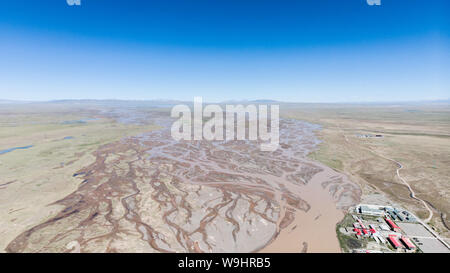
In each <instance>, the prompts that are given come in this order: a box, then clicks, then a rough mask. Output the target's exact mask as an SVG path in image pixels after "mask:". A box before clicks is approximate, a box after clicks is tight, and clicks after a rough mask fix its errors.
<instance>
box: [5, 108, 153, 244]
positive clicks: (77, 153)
mask: <svg viewBox="0 0 450 273" xmlns="http://www.w3.org/2000/svg"><path fill="white" fill-rule="evenodd" d="M97 112H98V111H94V110H90V109H89V108H86V107H84V108H77V107H67V106H61V105H50V104H45V105H40V104H33V105H2V106H1V108H0V150H5V149H10V148H13V147H23V146H29V145H32V147H30V148H28V149H22V150H15V151H12V152H8V153H4V154H1V155H0V174H1V176H0V219H2V220H1V223H2V224H1V225H0V252H4V249H5V247H6V246H7V244H8V243H9V242H10V241H11V240H12V239H14V238H15V237H16V236H17V235H19V234H20V233H21V232H23V231H25V230H27V229H29V228H31V227H33V226H34V225H36V224H38V223H40V222H43V221H45V220H47V219H50V218H52V217H54V216H55V215H56V214H57V213H58V212H59V211H60V210H61V206H60V205H54V204H53V203H54V202H56V201H57V200H59V199H61V198H63V197H65V196H67V195H69V194H70V193H72V192H74V191H75V190H76V189H77V188H78V186H79V185H80V182H81V180H80V179H77V178H76V177H74V176H73V174H74V173H76V172H77V171H78V170H80V169H82V168H83V167H84V166H86V165H89V164H91V163H92V162H94V160H95V156H94V155H92V153H93V152H94V151H96V150H97V149H98V148H99V147H100V146H102V145H105V144H108V143H111V142H113V141H117V140H119V139H121V138H124V137H127V136H131V135H136V134H139V133H140V132H144V131H149V130H152V129H154V128H156V126H152V125H133V124H123V123H118V122H115V121H114V120H112V119H107V118H96V113H97Z"/></svg>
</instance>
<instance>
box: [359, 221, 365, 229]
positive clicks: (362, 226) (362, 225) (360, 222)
mask: <svg viewBox="0 0 450 273" xmlns="http://www.w3.org/2000/svg"><path fill="white" fill-rule="evenodd" d="M358 223H359V224H360V225H361V228H366V227H365V226H364V224H363V223H362V221H361V220H360V219H358Z"/></svg>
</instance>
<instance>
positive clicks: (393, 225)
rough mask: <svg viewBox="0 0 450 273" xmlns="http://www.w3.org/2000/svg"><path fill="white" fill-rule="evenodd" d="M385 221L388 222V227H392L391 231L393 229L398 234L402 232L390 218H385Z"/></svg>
mask: <svg viewBox="0 0 450 273" xmlns="http://www.w3.org/2000/svg"><path fill="white" fill-rule="evenodd" d="M384 220H385V221H386V223H388V225H389V226H390V227H391V229H392V230H393V231H396V232H399V231H400V227H399V226H397V224H395V223H394V221H392V220H391V219H389V218H385V219H384Z"/></svg>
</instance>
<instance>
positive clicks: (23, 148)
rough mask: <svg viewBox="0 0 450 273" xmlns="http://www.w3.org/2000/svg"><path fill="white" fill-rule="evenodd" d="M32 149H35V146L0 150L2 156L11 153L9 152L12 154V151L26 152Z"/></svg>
mask: <svg viewBox="0 0 450 273" xmlns="http://www.w3.org/2000/svg"><path fill="white" fill-rule="evenodd" d="M31 147H33V145H28V146H23V147H14V148H9V149H6V150H0V155H2V154H6V153H9V152H12V151H15V150H25V149H28V148H31Z"/></svg>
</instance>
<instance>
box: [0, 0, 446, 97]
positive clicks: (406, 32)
mask: <svg viewBox="0 0 450 273" xmlns="http://www.w3.org/2000/svg"><path fill="white" fill-rule="evenodd" d="M449 2H450V1H446V0H442V1H437V0H436V1H433V0H431V1H425V0H381V6H369V5H367V4H366V1H365V0H341V1H337V0H308V1H302V0H296V1H282V0H278V1H266V0H252V1H247V0H236V1H235V0H185V1H176V0H164V1H136V0H134V1H133V0H132V1H130V0H128V1H125V0H116V1H114V0H81V6H69V5H67V4H66V1H65V0H47V1H46V0H40V1H30V0H28V1H23V0H14V1H13V0H8V1H5V0H1V1H0V3H1V6H2V8H1V9H0V99H14V100H52V99H181V100H192V99H193V97H194V96H203V98H204V100H206V101H222V100H239V99H276V100H282V101H299V102H300V101H302V102H360V101H410V100H435V99H448V98H449V97H450V95H449V94H450V77H449V76H448V75H450V22H449V19H448V14H449V13H450V4H449Z"/></svg>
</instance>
